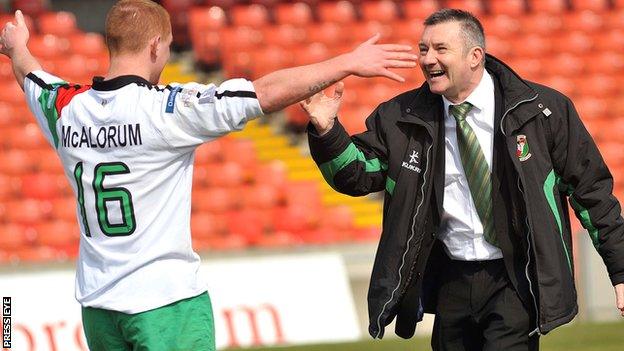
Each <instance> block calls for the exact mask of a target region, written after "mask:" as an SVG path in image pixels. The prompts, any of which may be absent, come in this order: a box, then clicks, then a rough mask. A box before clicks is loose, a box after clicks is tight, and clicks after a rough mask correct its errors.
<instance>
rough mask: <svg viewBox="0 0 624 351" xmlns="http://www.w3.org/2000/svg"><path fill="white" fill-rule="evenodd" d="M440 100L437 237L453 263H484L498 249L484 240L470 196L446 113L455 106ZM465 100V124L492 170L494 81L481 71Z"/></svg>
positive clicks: (451, 121)
mask: <svg viewBox="0 0 624 351" xmlns="http://www.w3.org/2000/svg"><path fill="white" fill-rule="evenodd" d="M442 101H443V102H444V128H445V160H446V162H445V164H446V166H445V172H444V211H443V213H442V223H441V227H440V233H439V238H440V239H441V240H442V242H444V244H445V248H446V252H447V253H448V254H449V256H450V257H451V258H452V259H454V260H462V261H483V260H493V259H498V258H502V257H503V254H502V252H501V250H500V249H499V248H497V247H496V246H493V245H491V244H490V243H488V242H487V241H485V238H484V236H483V225H482V224H481V219H480V218H479V214H478V213H477V209H476V208H475V205H474V202H473V200H472V195H471V194H470V188H469V187H468V180H467V179H466V174H465V173H464V168H463V166H462V162H461V158H460V155H459V148H458V146H457V132H456V122H455V117H453V116H452V115H451V114H450V113H449V107H450V106H451V105H455V104H453V103H451V102H450V101H449V100H447V99H446V98H445V97H444V96H443V97H442ZM464 101H467V102H469V103H471V104H472V106H473V108H472V110H470V112H468V115H467V116H466V121H467V122H468V124H469V125H470V127H472V129H473V131H474V132H475V134H476V135H477V139H478V140H479V144H481V149H482V150H483V153H484V156H485V160H486V161H487V164H488V166H489V168H490V171H491V170H492V153H493V144H494V81H493V80H492V77H491V76H490V74H489V73H487V71H484V74H483V76H482V77H481V81H480V82H479V84H478V85H477V87H476V88H475V90H474V91H473V92H472V93H471V94H470V95H469V96H468V98H466V100H464ZM464 101H462V102H464Z"/></svg>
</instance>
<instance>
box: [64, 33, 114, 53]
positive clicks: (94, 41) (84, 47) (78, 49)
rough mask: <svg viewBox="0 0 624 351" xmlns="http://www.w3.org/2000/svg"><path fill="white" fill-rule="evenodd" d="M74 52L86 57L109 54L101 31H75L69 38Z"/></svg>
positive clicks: (71, 49)
mask: <svg viewBox="0 0 624 351" xmlns="http://www.w3.org/2000/svg"><path fill="white" fill-rule="evenodd" d="M67 39H68V40H69V50H70V52H71V53H72V54H75V55H81V56H86V57H100V56H106V55H108V51H107V49H106V43H105V42H104V37H103V36H102V35H101V34H99V33H74V34H73V35H71V36H69V37H68V38H67Z"/></svg>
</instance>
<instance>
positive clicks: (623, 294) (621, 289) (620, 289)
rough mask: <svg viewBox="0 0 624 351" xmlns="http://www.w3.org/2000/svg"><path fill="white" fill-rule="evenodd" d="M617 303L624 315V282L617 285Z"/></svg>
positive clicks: (623, 315)
mask: <svg viewBox="0 0 624 351" xmlns="http://www.w3.org/2000/svg"><path fill="white" fill-rule="evenodd" d="M615 304H616V306H617V308H618V309H619V310H620V314H621V315H622V317H624V283H620V284H618V285H616V286H615Z"/></svg>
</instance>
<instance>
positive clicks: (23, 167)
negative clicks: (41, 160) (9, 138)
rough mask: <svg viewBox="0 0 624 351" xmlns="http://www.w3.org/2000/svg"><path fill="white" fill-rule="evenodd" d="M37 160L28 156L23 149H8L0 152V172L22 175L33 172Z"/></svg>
mask: <svg viewBox="0 0 624 351" xmlns="http://www.w3.org/2000/svg"><path fill="white" fill-rule="evenodd" d="M1 135H2V132H0V136H1ZM36 165H37V160H35V159H32V158H31V157H29V155H28V153H27V152H25V151H23V150H8V151H3V152H0V173H2V174H8V175H22V174H26V173H28V172H34V171H35V167H36Z"/></svg>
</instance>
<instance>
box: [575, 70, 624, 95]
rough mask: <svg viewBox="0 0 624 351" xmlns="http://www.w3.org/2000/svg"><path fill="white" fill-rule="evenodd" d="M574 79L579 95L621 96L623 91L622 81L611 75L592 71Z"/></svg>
mask: <svg viewBox="0 0 624 351" xmlns="http://www.w3.org/2000/svg"><path fill="white" fill-rule="evenodd" d="M588 73H589V74H587V75H586V76H584V77H582V78H584V79H581V77H578V78H577V79H576V88H577V90H578V93H579V94H580V95H581V96H593V97H605V98H621V97H622V94H623V93H624V88H622V81H621V80H620V79H619V78H618V77H615V76H613V75H610V74H606V73H601V72H592V71H589V72H588Z"/></svg>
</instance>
